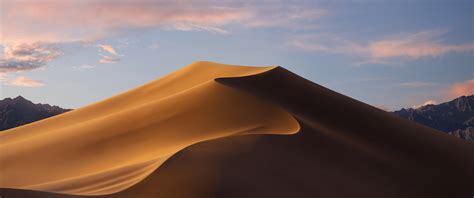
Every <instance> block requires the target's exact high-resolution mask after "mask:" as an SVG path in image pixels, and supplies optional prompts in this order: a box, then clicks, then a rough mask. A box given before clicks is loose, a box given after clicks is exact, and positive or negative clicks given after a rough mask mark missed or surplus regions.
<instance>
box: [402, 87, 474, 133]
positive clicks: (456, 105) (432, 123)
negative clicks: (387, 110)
mask: <svg viewBox="0 0 474 198" xmlns="http://www.w3.org/2000/svg"><path fill="white" fill-rule="evenodd" d="M393 113H394V114H395V115H398V116H400V117H403V118H406V119H408V120H411V121H415V122H417V123H420V124H422V125H425V126H428V127H431V128H434V129H438V130H440V131H444V132H447V133H449V134H451V135H454V136H456V137H460V138H462V139H466V140H474V95H471V96H461V97H459V98H456V99H454V100H452V101H449V102H445V103H441V104H438V105H432V104H430V105H425V106H422V107H419V108H415V109H413V108H408V109H401V110H399V111H394V112H393Z"/></svg>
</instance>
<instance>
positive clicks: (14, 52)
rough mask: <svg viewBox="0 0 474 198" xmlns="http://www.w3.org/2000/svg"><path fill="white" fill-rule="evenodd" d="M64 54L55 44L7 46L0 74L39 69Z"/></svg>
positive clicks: (0, 60) (0, 62)
mask: <svg viewBox="0 0 474 198" xmlns="http://www.w3.org/2000/svg"><path fill="white" fill-rule="evenodd" d="M62 54H63V52H62V51H61V50H60V49H59V48H58V47H57V46H55V44H46V43H23V44H11V45H6V46H5V48H4V52H3V56H1V57H0V73H6V72H17V71H28V70H34V69H38V68H41V67H43V66H45V65H46V64H47V63H48V62H50V61H52V60H53V59H55V58H57V57H59V56H61V55H62Z"/></svg>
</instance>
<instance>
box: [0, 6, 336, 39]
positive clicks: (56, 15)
mask: <svg viewBox="0 0 474 198" xmlns="http://www.w3.org/2000/svg"><path fill="white" fill-rule="evenodd" d="M19 10H21V12H19ZM2 11H3V12H4V13H2V17H3V19H2V28H3V32H2V38H1V39H0V40H3V42H6V43H8V42H16V43H18V42H19V43H21V42H37V41H42V42H64V41H80V40H97V39H100V38H105V37H108V36H113V35H116V34H120V33H121V32H124V31H128V30H137V29H156V28H161V29H167V30H180V31H207V32H211V33H218V34H226V33H229V30H228V29H229V26H230V25H239V26H241V27H249V28H255V27H290V28H294V27H297V28H311V27H312V26H313V25H314V24H315V23H314V20H317V19H319V18H320V17H322V16H324V15H326V14H327V13H328V12H327V11H326V10H324V9H319V8H311V7H310V6H304V5H299V6H291V5H288V4H287V3H285V2H278V1H275V2H272V3H262V2H245V3H241V2H231V1H208V0H184V1H163V0H133V1H132V0H121V1H110V0H97V1H90V0H84V1H77V0H48V1H27V0H3V1H2ZM45 30H47V31H45Z"/></svg>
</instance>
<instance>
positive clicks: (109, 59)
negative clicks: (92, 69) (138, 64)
mask: <svg viewBox="0 0 474 198" xmlns="http://www.w3.org/2000/svg"><path fill="white" fill-rule="evenodd" d="M101 57H102V58H101V59H100V60H99V63H102V64H110V63H117V62H119V61H120V57H117V56H106V55H101Z"/></svg>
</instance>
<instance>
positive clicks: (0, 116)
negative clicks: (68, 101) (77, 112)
mask: <svg viewBox="0 0 474 198" xmlns="http://www.w3.org/2000/svg"><path fill="white" fill-rule="evenodd" d="M67 111H70V109H63V108H61V107H58V106H51V105H49V104H34V103H33V102H31V101H29V100H27V99H25V98H23V97H22V96H18V97H16V98H5V99H3V100H0V131H2V130H7V129H11V128H14V127H17V126H21V125H25V124H28V123H31V122H35V121H38V120H42V119H45V118H49V117H51V116H55V115H58V114H61V113H64V112H67Z"/></svg>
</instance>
